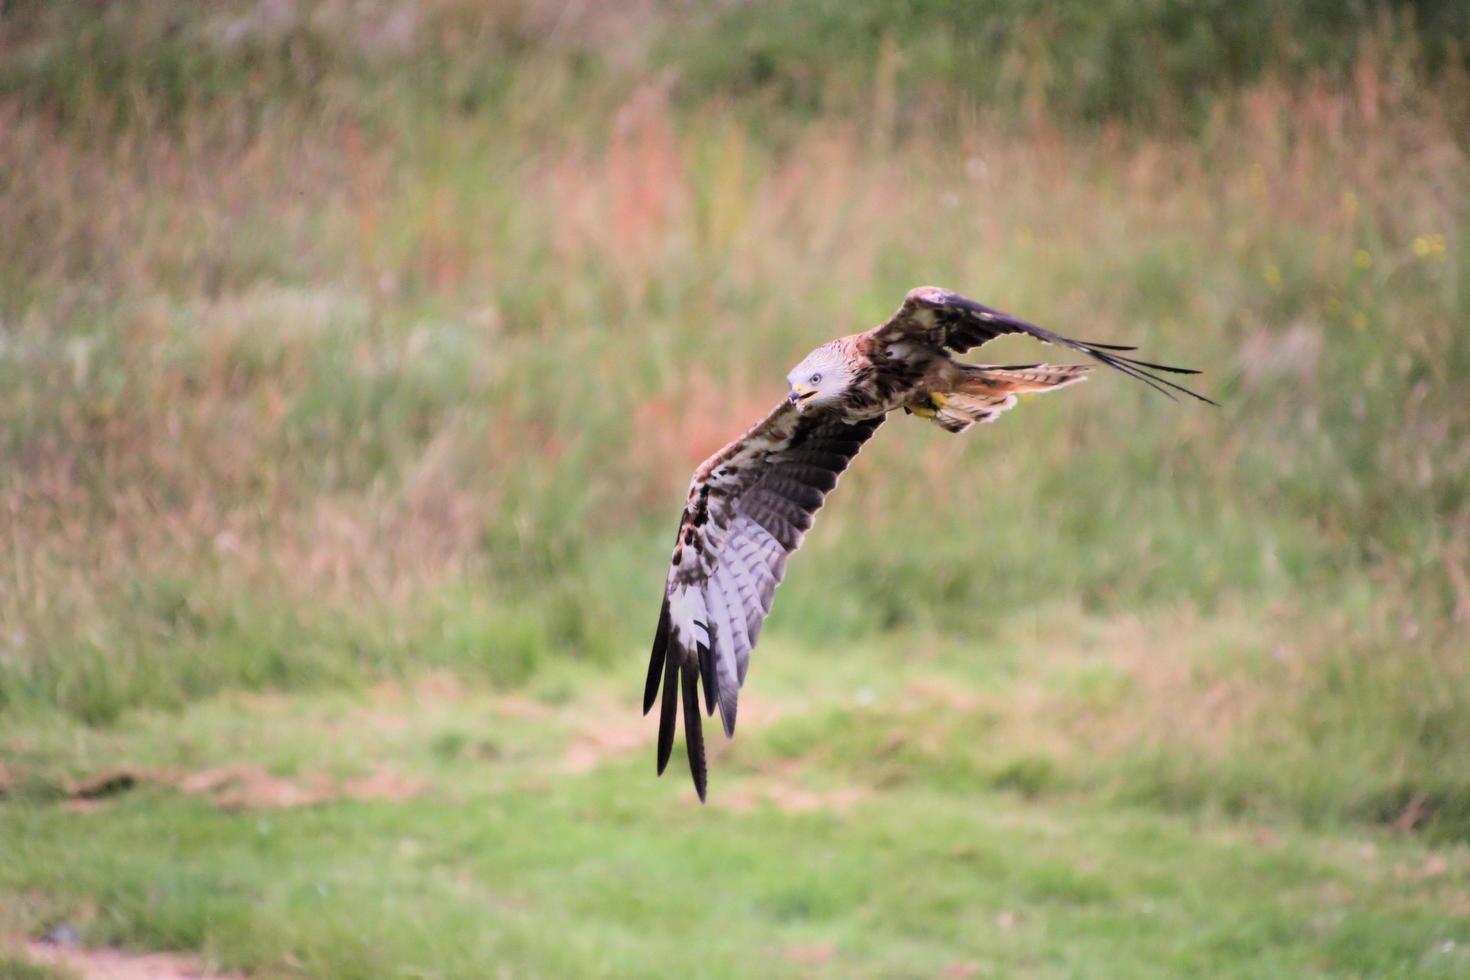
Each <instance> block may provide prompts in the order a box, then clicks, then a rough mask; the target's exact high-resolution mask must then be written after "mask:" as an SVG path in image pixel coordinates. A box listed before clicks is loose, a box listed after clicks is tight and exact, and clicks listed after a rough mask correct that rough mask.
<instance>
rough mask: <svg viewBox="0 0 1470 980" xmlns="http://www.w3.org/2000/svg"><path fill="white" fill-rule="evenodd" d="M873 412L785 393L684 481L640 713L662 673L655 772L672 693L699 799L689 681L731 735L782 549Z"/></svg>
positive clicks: (696, 725)
mask: <svg viewBox="0 0 1470 980" xmlns="http://www.w3.org/2000/svg"><path fill="white" fill-rule="evenodd" d="M882 421H883V419H882V417H881V416H880V417H879V418H875V419H870V420H868V421H864V422H857V423H849V422H846V421H844V420H842V419H841V418H839V417H837V416H836V415H833V414H830V413H824V412H811V413H801V412H798V411H797V410H796V409H795V408H794V407H792V406H791V405H790V404H789V403H787V402H784V401H783V402H782V403H781V404H780V405H779V406H778V407H777V408H776V409H774V410H773V411H772V412H771V414H769V415H768V416H766V418H765V419H763V420H762V421H761V422H759V423H757V424H756V425H755V426H754V427H753V428H752V429H751V430H750V431H749V432H747V433H745V435H743V436H741V437H740V438H739V439H736V440H735V441H734V442H732V443H730V444H729V445H728V446H726V447H725V448H724V449H721V450H720V451H719V452H717V453H715V454H714V455H713V456H711V457H710V458H709V459H708V460H706V461H705V462H704V463H703V464H702V465H701V466H700V467H699V469H698V470H696V471H695V473H694V479H693V480H692V481H690V484H689V500H688V503H687V504H685V507H684V516H683V517H682V518H681V519H680V521H679V535H678V538H677V539H676V540H675V542H674V555H673V560H672V562H671V563H670V565H669V577H668V581H667V583H666V584H665V586H664V602H663V609H662V611H661V612H660V613H659V618H658V630H657V632H656V633H655V635H654V638H653V655H652V657H651V658H650V659H649V664H648V684H647V686H646V687H645V689H644V693H643V713H644V714H647V713H648V712H649V711H650V710H651V709H652V708H653V703H654V701H655V700H657V698H658V693H659V685H660V682H662V685H663V703H662V705H661V709H660V710H661V715H660V717H659V726H658V771H659V774H660V775H662V774H663V771H664V767H665V766H667V765H668V762H669V754H670V753H671V752H672V751H673V746H674V723H675V720H676V718H675V716H676V715H677V714H678V705H679V700H680V698H681V696H682V699H683V702H684V741H685V744H686V748H687V749H688V751H689V771H690V772H691V773H692V774H693V776H694V787H695V789H696V790H698V792H699V798H700V799H701V800H703V799H704V793H705V783H706V769H705V759H704V732H703V723H702V720H701V719H700V715H699V687H700V685H701V684H703V686H704V701H705V710H706V711H707V712H708V713H709V714H714V711H715V708H716V706H718V707H719V711H720V720H721V721H722V722H723V723H724V726H725V735H726V736H727V737H728V736H731V735H734V734H735V709H736V703H737V701H738V700H739V694H740V686H741V685H742V684H743V683H745V671H746V667H747V666H748V665H749V663H750V652H751V650H752V649H754V648H755V643H756V638H757V637H758V636H760V631H761V624H762V623H764V622H765V619H766V614H767V613H769V612H770V611H771V601H772V598H773V597H774V595H775V592H776V586H777V585H779V584H780V582H781V577H782V575H783V574H785V571H786V557H787V556H788V555H789V554H791V552H793V551H795V550H796V549H797V548H798V547H800V546H801V539H802V536H803V535H804V534H805V533H806V530H807V528H809V527H811V525H812V518H813V516H814V515H815V514H816V512H817V510H818V509H819V508H820V507H821V506H822V502H823V500H825V499H826V496H827V493H828V491H830V490H831V489H832V488H833V487H834V486H836V485H837V476H838V474H840V473H841V472H842V471H843V470H845V469H846V468H847V464H848V463H849V462H851V461H852V458H853V457H854V456H856V455H857V454H858V450H860V449H861V448H862V446H863V443H864V442H866V441H867V440H868V437H869V436H871V435H872V434H873V433H874V431H876V430H877V428H878V426H879V425H880V424H881V423H882Z"/></svg>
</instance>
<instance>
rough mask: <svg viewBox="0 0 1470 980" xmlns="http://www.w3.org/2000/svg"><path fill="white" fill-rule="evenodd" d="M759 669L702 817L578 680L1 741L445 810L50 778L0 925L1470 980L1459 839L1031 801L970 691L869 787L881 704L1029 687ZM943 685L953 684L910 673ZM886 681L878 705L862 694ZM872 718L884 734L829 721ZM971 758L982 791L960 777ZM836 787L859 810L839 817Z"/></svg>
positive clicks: (32, 816) (197, 938)
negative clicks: (967, 738)
mask: <svg viewBox="0 0 1470 980" xmlns="http://www.w3.org/2000/svg"><path fill="white" fill-rule="evenodd" d="M1029 652H1030V651H1028V653H1029ZM771 656H772V663H770V664H769V665H763V667H765V666H769V667H770V668H772V669H770V670H763V673H762V675H761V678H760V680H761V683H760V684H759V685H757V688H756V692H755V696H756V697H757V699H758V700H759V701H760V702H761V706H762V707H761V710H760V714H759V715H757V716H756V717H755V718H753V719H752V721H751V723H750V724H749V725H748V726H747V727H746V730H745V731H743V732H742V734H741V738H740V739H739V740H738V741H736V742H734V743H731V745H730V747H729V749H728V751H723V752H721V753H720V755H719V758H718V761H717V766H716V771H715V780H714V784H713V788H712V798H711V803H710V804H709V805H708V806H705V807H700V806H699V805H698V804H697V803H696V802H695V801H694V800H693V797H692V792H691V791H690V789H689V787H688V786H687V785H686V781H685V778H684V774H683V773H682V771H681V770H680V768H679V767H678V766H676V769H675V772H673V773H671V774H670V776H671V778H666V779H665V780H663V781H661V782H659V781H655V780H654V779H653V776H652V773H651V771H650V769H651V759H650V749H651V746H650V745H649V744H648V737H647V736H651V735H652V727H651V726H652V722H651V721H648V720H646V719H645V720H643V723H642V724H634V723H633V722H632V719H633V718H635V717H636V706H635V705H633V704H632V702H631V700H630V699H629V698H628V697H626V696H623V695H622V694H619V695H613V696H609V694H608V693H607V692H606V690H605V688H604V687H603V682H601V681H598V680H597V679H596V676H595V675H586V674H585V673H583V674H580V675H577V676H575V677H573V678H572V680H574V681H575V683H576V685H577V687H578V689H579V690H581V691H583V694H581V695H580V696H578V697H576V698H574V699H573V700H572V701H570V702H558V703H548V702H545V701H543V702H541V705H542V706H541V707H539V708H535V707H534V706H535V704H536V702H525V701H524V700H522V701H508V700H506V699H505V698H504V697H503V696H494V695H486V694H484V693H482V692H477V691H475V690H469V691H464V690H461V689H460V688H458V687H457V686H455V685H450V686H448V687H447V688H446V687H444V686H443V683H442V678H441V680H438V681H434V682H433V683H428V684H418V685H414V684H409V685H405V686H403V687H392V688H381V689H379V690H377V691H376V692H375V693H374V694H373V695H372V696H370V697H369V696H361V697H353V696H344V695H340V694H338V695H324V696H321V697H304V696H298V697H295V698H290V699H285V698H266V699H261V698H258V697H227V698H223V699H215V700H211V701H206V702H201V703H199V704H198V705H196V706H194V707H191V708H189V709H187V710H186V711H185V712H184V713H183V714H182V715H177V716H167V715H158V714H155V713H142V714H135V715H131V716H129V718H128V719H127V721H125V722H124V723H122V724H120V725H119V726H116V727H115V728H113V729H111V730H110V731H109V732H108V733H106V734H102V733H88V732H87V730H85V729H77V728H74V727H72V726H69V725H65V724H61V725H58V724H57V723H56V722H54V721H53V722H47V723H40V722H33V723H31V724H25V723H21V724H16V723H13V722H12V723H10V724H8V725H7V726H6V728H5V740H6V744H7V745H8V746H10V747H11V753H12V756H13V757H14V756H18V757H19V758H21V759H24V760H27V761H28V763H29V764H30V765H32V766H34V767H35V768H34V771H35V772H37V773H43V774H49V775H48V776H47V777H46V778H51V779H58V780H59V779H61V778H62V777H63V776H64V775H65V774H66V773H68V772H81V771H87V770H88V769H91V770H98V769H107V768H109V767H111V766H114V765H117V764H128V765H131V766H133V767H134V768H135V770H137V771H143V772H146V771H174V770H179V769H188V770H192V771H202V770H207V769H209V768H210V767H212V766H215V765H217V764H221V763H225V762H228V761H230V760H232V759H234V758H236V757H237V756H238V752H239V747H240V746H242V745H246V746H249V747H250V749H249V751H250V755H251V758H252V759H253V760H254V762H255V763H256V764H258V765H260V766H262V767H264V768H266V769H268V770H270V771H272V772H274V773H277V774H280V775H283V776H286V777H290V778H295V779H297V780H301V781H308V780H310V779H311V778H313V777H312V774H314V773H315V774H321V773H327V774H331V775H332V777H333V778H336V779H338V780H346V779H350V778H352V777H353V776H360V775H363V774H366V773H369V772H371V771H373V770H375V769H379V768H382V767H387V768H389V769H392V770H394V771H398V772H402V773H413V774H415V775H417V776H419V777H422V778H424V779H425V780H426V781H427V787H426V789H425V792H424V794H423V795H422V796H419V797H417V798H413V799H408V800H401V801H383V802H351V801H346V800H341V801H337V802H331V803H326V804H323V805H320V806H317V807H310V808H301V809H286V810H274V809H256V810H247V811H242V812H227V811H222V810H220V809H218V808H216V807H215V806H214V805H212V804H211V803H210V801H209V800H208V799H207V798H201V797H193V796H187V795H181V794H179V793H177V792H174V791H172V790H168V789H164V788H156V787H153V786H150V785H147V784H145V786H144V787H143V788H140V789H138V790H134V791H133V792H131V793H128V794H126V795H124V796H122V797H120V798H117V799H114V800H112V801H110V802H106V803H104V804H103V805H102V806H101V808H100V809H97V810H94V811H92V812H85V813H74V812H70V811H68V810H67V809H65V808H63V806H62V805H61V804H60V803H56V802H49V803H48V802H46V794H45V791H44V789H41V788H33V789H32V790H31V791H30V792H28V793H27V794H26V795H23V796H22V797H20V798H19V799H17V800H14V801H12V802H11V803H9V804H8V805H6V806H5V807H4V808H3V809H0V828H3V832H4V833H3V839H4V840H6V841H11V842H16V841H22V840H23V841H25V847H24V848H16V849H14V850H12V851H11V852H10V853H9V854H8V855H7V859H6V860H5V861H3V862H0V895H4V896H7V897H5V898H3V899H0V921H4V922H5V923H7V925H8V928H9V929H10V930H12V931H31V932H34V931H38V930H39V929H41V928H44V927H46V926H48V925H50V924H54V923H57V922H69V923H74V924H78V925H80V926H81V927H82V931H83V934H84V937H85V939H86V941H87V942H89V943H104V944H113V945H123V946H139V947H144V948H160V949H186V950H199V951H201V952H202V954H203V956H204V958H205V959H206V961H208V962H210V963H213V964H215V965H216V966H220V967H226V968H244V969H248V970H250V971H251V972H252V974H253V975H259V976H294V975H300V974H305V975H310V976H334V977H353V976H362V977H368V976H384V975H404V976H417V975H425V976H435V977H460V976H463V977H470V976H481V975H484V974H485V973H486V972H493V971H494V970H497V969H500V970H507V971H509V972H510V973H512V974H514V975H531V976H543V975H544V976H551V975H556V976H566V975H577V976H604V975H605V976H647V975H659V976H662V975H665V974H668V975H675V974H681V973H688V972H690V971H694V972H697V973H700V974H701V975H713V976H748V975H751V974H752V973H753V972H758V973H760V974H762V975H792V976H799V975H811V974H812V973H816V974H818V975H832V976H852V975H873V976H892V975H896V974H897V975H915V976H932V975H935V974H936V973H940V972H942V971H943V970H945V969H950V970H957V971H963V970H964V969H966V967H965V966H964V965H965V964H968V965H969V968H971V969H974V970H976V971H978V972H979V973H980V974H984V973H999V974H1009V973H1016V972H1025V973H1030V974H1034V975H1039V976H1069V975H1076V974H1078V973H1079V972H1080V973H1087V974H1088V975H1104V976H1178V975H1181V974H1208V975H1212V976H1242V977H1244V976H1261V975H1275V974H1295V975H1300V974H1303V973H1310V974H1313V975H1321V976H1362V975H1385V974H1393V975H1415V976H1446V977H1448V976H1454V975H1456V974H1457V973H1459V972H1461V971H1463V970H1464V969H1465V967H1466V961H1465V955H1466V952H1465V950H1466V946H1467V940H1470V908H1467V907H1466V906H1465V904H1464V896H1465V895H1466V893H1467V891H1466V890H1467V888H1470V860H1467V856H1466V854H1465V852H1464V849H1463V847H1460V848H1449V849H1433V848H1429V847H1426V846H1425V845H1424V844H1423V843H1421V842H1419V841H1416V840H1413V839H1410V838H1406V837H1403V836H1398V835H1389V834H1386V833H1384V832H1382V831H1374V830H1356V831H1350V832H1341V831H1332V832H1325V833H1320V832H1318V833H1314V832H1309V831H1306V830H1303V829H1302V828H1301V827H1300V826H1298V825H1296V824H1295V823H1293V822H1291V821H1289V820H1288V821H1284V822H1283V821H1281V820H1275V819H1261V820H1246V821H1242V820H1239V819H1234V818H1229V817H1227V816H1226V815H1223V814H1214V815H1210V814H1201V813H1192V814H1179V813H1170V812H1168V811H1161V810H1159V809H1158V808H1156V807H1153V806H1139V805H1127V804H1116V803H1115V804H1112V805H1099V802H1100V800H1099V798H1098V797H1097V796H1096V795H1095V794H1094V793H1093V792H1091V791H1088V790H1085V789H1082V788H1079V787H1083V786H1086V785H1087V784H1088V782H1089V781H1090V780H1089V777H1088V775H1087V774H1086V773H1085V772H1081V771H1072V772H1070V773H1067V774H1065V775H1063V776H1062V777H1061V778H1060V779H1059V781H1053V780H1051V779H1042V780H1041V781H1040V782H1039V783H1038V782H1037V781H1036V780H1035V776H1034V772H1033V775H1024V774H1023V775H1020V776H1018V775H1017V774H1018V773H1023V772H1024V771H1025V767H1024V765H1021V766H1018V765H1016V764H1014V763H1012V764H1010V765H999V764H997V765H995V766H994V767H993V772H992V774H991V776H990V777H989V778H984V777H982V776H980V775H979V774H978V773H976V772H975V771H974V767H975V766H977V765H978V766H979V767H980V768H981V769H984V768H985V767H987V766H990V765H991V763H990V761H989V760H987V759H985V758H984V754H985V753H984V750H985V749H986V748H987V747H988V746H987V745H986V742H987V741H994V742H1000V743H1004V742H1006V741H1010V742H1011V743H1012V744H1015V743H1017V742H1018V741H1021V742H1024V740H1025V737H1026V736H1025V735H1024V733H1021V732H1018V731H1016V730H1014V729H1010V723H1007V722H1004V721H1000V722H997V721H994V720H992V722H991V723H990V724H989V725H988V727H989V728H990V729H992V735H991V737H990V739H986V738H985V737H984V736H982V737H981V738H980V739H978V740H976V741H973V742H971V743H970V748H969V751H968V752H961V751H960V750H958V749H957V748H956V747H954V746H952V745H946V744H944V738H943V733H944V732H945V730H946V729H948V728H951V727H952V726H960V727H961V728H968V727H972V726H976V725H978V726H979V727H980V728H982V729H983V728H985V727H987V726H986V725H984V724H982V722H983V719H984V717H985V712H984V711H975V710H974V709H973V708H972V709H968V710H967V709H965V708H963V707H958V706H956V705H957V704H958V702H956V701H954V700H951V701H950V705H951V707H950V709H949V710H948V711H938V710H935V709H934V707H933V706H932V705H931V706H930V707H929V710H926V711H922V712H916V713H913V714H911V716H910V717H908V718H906V719H905V723H904V724H903V725H902V726H901V727H900V728H899V729H897V730H898V731H899V732H901V733H902V734H903V735H904V736H906V737H908V738H910V739H913V740H914V741H915V742H916V743H921V744H927V743H930V742H936V740H937V742H936V744H941V745H942V748H941V750H940V751H941V753H952V754H953V757H951V758H941V757H940V756H936V755H932V754H926V752H925V751H919V752H917V753H913V754H908V755H903V754H902V753H903V752H904V750H903V749H899V750H898V751H899V752H900V754H901V759H900V761H901V762H902V764H901V765H896V766H890V767H889V771H890V773H891V774H894V775H897V776H899V778H898V779H896V780H895V779H885V778H881V776H880V777H879V778H876V779H874V778H871V777H872V776H873V775H874V773H873V771H872V767H873V766H875V765H877V766H882V765H884V763H883V762H881V761H873V760H871V759H869V761H866V762H859V761H858V760H859V759H862V758H864V757H869V756H871V754H872V753H871V751H870V747H869V740H870V738H872V737H873V736H872V734H871V731H870V729H872V728H873V727H875V726H876V727H877V728H878V729H879V731H880V732H881V733H884V734H881V735H880V736H879V738H880V739H886V738H888V736H890V735H892V734H894V731H892V730H889V729H887V728H886V727H885V725H884V721H883V719H884V716H885V714H886V713H887V712H889V711H891V710H901V709H902V707H903V705H904V704H905V703H907V702H910V701H912V699H913V698H915V697H921V698H922V697H929V696H934V692H935V691H936V690H941V689H942V690H943V692H944V696H945V697H946V698H949V699H963V698H965V697H984V696H987V695H988V696H994V697H1009V696H1014V695H1015V694H1016V690H1017V688H1016V684H1018V683H1021V682H1023V681H1024V677H1023V678H1021V679H1020V680H1018V681H1016V682H1004V681H999V682H997V681H994V680H993V681H992V682H991V683H990V684H989V685H987V686H986V687H985V688H980V687H965V686H963V685H962V684H960V683H959V682H958V681H956V680H955V679H954V675H953V673H952V671H953V669H954V668H952V667H951V668H944V667H943V666H942V664H943V663H944V662H945V661H947V660H948V658H947V657H941V660H940V661H939V664H938V665H936V663H935V662H934V661H933V660H932V659H927V658H920V659H918V660H910V661H909V664H910V666H909V668H908V670H907V671H906V672H897V673H895V672H894V671H889V672H887V673H883V672H881V671H877V670H875V669H874V668H877V667H880V666H882V665H883V664H884V663H885V661H887V660H888V659H889V658H892V657H895V656H897V654H896V653H895V652H892V651H882V650H869V651H866V652H861V653H859V654H858V655H857V659H858V664H857V665H856V666H848V665H846V664H844V662H843V661H842V660H841V659H839V658H836V657H834V656H832V655H830V654H821V653H816V652H813V654H812V656H813V657H814V658H815V660H816V661H817V662H818V663H819V664H823V665H825V666H827V667H831V668H832V670H830V671H826V672H825V673H827V674H828V676H829V684H828V685H826V686H825V687H820V688H815V689H813V693H811V694H804V693H795V692H796V691H798V690H800V689H799V688H797V687H796V686H794V685H789V684H788V685H786V686H784V687H783V686H782V684H781V682H782V681H783V680H785V681H790V680H794V679H796V678H797V677H798V676H799V675H800V674H801V673H802V670H803V668H792V667H790V666H789V664H790V663H791V662H793V661H799V660H800V659H802V658H801V651H799V650H795V649H789V648H784V647H778V649H777V650H776V651H773V653H772V655H771ZM778 656H779V657H780V658H781V660H782V663H778V662H776V659H775V658H776V657H778ZM981 659H982V660H983V659H985V658H983V657H982V658H981ZM945 670H949V671H951V674H950V676H949V679H948V680H947V681H946V682H945V683H944V684H943V686H942V688H941V687H940V685H938V684H937V683H936V684H933V685H921V686H919V687H917V688H916V687H914V686H913V685H912V684H909V683H908V681H906V680H905V679H904V676H905V674H907V675H909V676H911V677H912V676H917V675H919V674H922V675H926V676H928V677H930V678H931V679H935V678H936V671H940V672H943V671H945ZM869 671H871V672H872V673H873V675H874V677H875V683H876V685H877V687H876V689H875V690H873V691H871V692H869V693H867V694H862V693H861V691H860V689H859V688H856V687H855V686H854V685H855V683H861V681H862V679H863V677H865V676H866V673H867V672H869ZM1002 672H1004V671H1002ZM970 673H971V674H973V671H971V672H970ZM981 674H982V675H986V676H991V677H992V678H993V677H995V673H994V672H993V671H992V670H983V671H981ZM773 697H774V698H775V700H774V701H772V698H773ZM854 697H857V700H856V701H854V700H853V699H854ZM527 704H529V705H530V706H531V708H534V710H530V709H528V707H527ZM854 711H856V712H859V713H863V714H864V716H865V718H866V719H867V720H868V721H869V722H870V724H864V725H861V726H849V725H845V724H841V723H833V721H832V719H833V718H834V712H836V713H839V714H841V713H851V712H854ZM996 729H999V731H998V733H997V732H995V730H996ZM1008 729H1009V730H1008ZM609 730H612V731H614V732H618V731H622V732H628V731H635V732H641V733H642V735H643V736H645V737H644V738H642V739H641V740H639V739H638V738H637V737H636V736H635V737H634V738H631V739H627V740H625V741H622V740H613V741H603V742H601V743H596V744H601V745H603V746H604V748H603V750H602V752H601V755H600V756H599V757H598V759H597V764H596V765H595V766H594V767H593V768H591V769H590V770H587V769H585V766H575V767H573V768H572V769H571V770H569V769H568V768H567V759H568V758H570V757H569V756H568V755H567V751H568V746H574V745H580V744H586V742H587V740H588V739H593V740H596V739H597V738H598V736H599V733H601V734H602V738H603V739H604V740H605V739H606V738H607V735H606V733H607V732H608V731H609ZM347 732H350V733H352V737H350V738H341V737H336V736H334V733H347ZM888 751H889V753H890V754H892V751H893V750H892V748H891V747H890V749H889V750H888ZM960 755H963V756H965V757H966V758H968V759H970V760H971V768H970V769H968V770H966V771H964V772H957V771H955V770H954V769H953V768H952V767H953V765H954V764H955V763H954V757H958V756H960ZM977 757H978V758H977ZM834 760H837V761H835V762H834ZM840 760H849V761H847V762H843V761H840ZM854 765H856V766H857V768H853V766H854ZM1066 765H1067V764H1066V763H1061V764H1058V767H1059V768H1065V766H1066ZM43 783H44V779H43ZM843 787H849V788H851V787H861V791H860V792H857V793H856V795H853V796H851V797H849V798H846V799H845V800H844V798H843V797H842V795H841V794H840V793H839V792H837V791H838V790H840V789H841V788H843ZM824 794H826V795H824ZM809 801H815V802H814V803H813V802H809ZM792 807H795V808H796V809H795V810H793V809H791V808H792Z"/></svg>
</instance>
